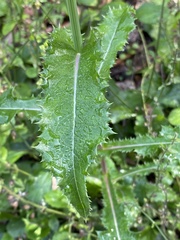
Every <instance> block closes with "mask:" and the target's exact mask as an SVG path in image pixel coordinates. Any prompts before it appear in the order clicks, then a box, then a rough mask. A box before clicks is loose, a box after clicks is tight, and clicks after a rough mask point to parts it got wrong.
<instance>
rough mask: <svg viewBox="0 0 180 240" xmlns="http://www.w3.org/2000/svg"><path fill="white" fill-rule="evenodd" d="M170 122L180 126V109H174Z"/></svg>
mask: <svg viewBox="0 0 180 240" xmlns="http://www.w3.org/2000/svg"><path fill="white" fill-rule="evenodd" d="M168 120H169V122H170V124H172V125H175V126H177V125H180V108H176V109H173V110H172V111H171V112H170V114H169V116H168Z"/></svg>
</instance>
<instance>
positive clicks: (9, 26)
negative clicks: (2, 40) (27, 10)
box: [2, 21, 17, 36]
mask: <svg viewBox="0 0 180 240" xmlns="http://www.w3.org/2000/svg"><path fill="white" fill-rule="evenodd" d="M16 24H17V21H11V22H7V23H5V24H4V25H3V28H2V34H3V35H4V36H5V35H7V34H8V33H9V32H11V31H12V30H13V29H14V27H15V26H16Z"/></svg>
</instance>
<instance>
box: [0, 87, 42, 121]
mask: <svg viewBox="0 0 180 240" xmlns="http://www.w3.org/2000/svg"><path fill="white" fill-rule="evenodd" d="M36 101H37V100H36V99H35V98H32V99H28V100H20V99H15V98H13V96H12V91H11V90H7V91H6V92H4V93H2V94H1V95H0V124H4V123H7V122H9V121H10V120H11V119H12V118H13V117H14V115H15V114H16V113H18V112H20V111H26V112H28V113H29V116H30V117H32V119H33V118H34V117H35V116H37V113H38V112H41V108H40V107H38V106H37V102H36Z"/></svg>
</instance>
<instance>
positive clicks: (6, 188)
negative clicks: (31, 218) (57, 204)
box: [2, 185, 68, 217]
mask: <svg viewBox="0 0 180 240" xmlns="http://www.w3.org/2000/svg"><path fill="white" fill-rule="evenodd" d="M2 188H3V189H4V190H5V191H6V192H7V193H9V194H10V195H12V196H13V197H15V198H16V199H17V200H19V201H21V202H23V203H25V204H28V205H30V206H33V207H35V208H37V209H40V210H41V211H44V212H47V213H52V214H56V215H59V216H61V217H68V215H67V214H66V213H63V212H60V211H57V210H54V209H51V208H47V207H46V206H42V205H39V204H37V203H34V202H31V201H29V200H26V199H24V198H22V197H21V196H19V195H18V194H16V193H14V192H13V191H11V190H10V189H9V188H8V187H7V186H5V185H3V186H2Z"/></svg>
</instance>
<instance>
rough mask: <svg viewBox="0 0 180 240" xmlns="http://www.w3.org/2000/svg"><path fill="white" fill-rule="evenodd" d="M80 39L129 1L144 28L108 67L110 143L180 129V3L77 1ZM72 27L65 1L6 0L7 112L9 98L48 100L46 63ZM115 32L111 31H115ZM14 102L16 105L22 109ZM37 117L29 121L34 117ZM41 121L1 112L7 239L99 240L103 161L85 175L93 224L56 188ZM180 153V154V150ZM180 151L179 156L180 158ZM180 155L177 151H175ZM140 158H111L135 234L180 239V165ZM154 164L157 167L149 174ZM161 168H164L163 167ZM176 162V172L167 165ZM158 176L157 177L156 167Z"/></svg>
mask: <svg viewBox="0 0 180 240" xmlns="http://www.w3.org/2000/svg"><path fill="white" fill-rule="evenodd" d="M77 2H78V10H79V16H80V22H81V30H82V33H83V34H84V35H85V36H87V37H88V34H89V32H90V28H91V27H92V26H97V24H98V23H99V21H100V20H101V19H102V17H103V15H104V14H105V13H106V11H107V10H108V8H109V7H117V6H118V5H119V4H131V5H133V6H134V8H135V9H136V16H135V17H136V24H137V28H136V30H135V31H134V32H132V33H131V35H130V37H129V44H128V45H127V46H126V47H125V49H124V51H123V52H118V53H117V59H116V62H115V64H114V66H113V67H112V68H111V70H110V75H111V77H112V79H111V80H110V82H109V85H110V86H109V88H108V89H107V93H106V94H107V98H108V99H109V101H110V102H111V103H112V104H111V107H110V126H111V127H112V129H113V130H114V131H115V132H116V135H112V136H110V139H119V138H121V139H125V138H130V137H131V138H134V137H137V136H140V135H145V134H150V135H151V136H152V137H155V136H157V135H158V134H159V132H160V130H161V129H162V126H172V127H174V126H177V127H178V126H179V125H180V95H179V92H180V74H179V73H180V51H179V49H180V48H179V47H180V11H179V10H180V6H179V5H180V4H179V1H175V0H174V1H173V0H171V1H168V0H151V1H145V0H128V1H120V0H117V1H115V0H114V1H113V0H112V1H111V0H110V1H108V0H106V1H105V0H101V1H100V0H92V1H90V0H78V1H77ZM59 26H62V27H69V18H68V15H67V11H66V6H65V1H58V0H41V1H38V0H36V1H34V0H1V1H0V38H1V41H0V105H3V104H5V103H6V98H7V96H8V94H10V95H12V96H13V98H14V102H15V101H16V99H20V100H28V102H27V103H28V106H30V105H31V106H33V104H34V102H33V99H34V97H37V98H38V97H39V96H40V94H41V88H40V83H41V76H40V73H41V71H42V61H43V56H44V54H45V48H46V47H47V39H48V37H49V34H50V33H51V32H52V30H53V28H54V27H59ZM112 28H113V26H112ZM14 102H12V105H13V104H14ZM29 119H31V120H29ZM38 120H39V119H38V116H34V115H33V118H32V117H31V116H29V115H28V114H27V113H26V111H17V110H16V109H14V112H13V113H11V114H10V115H9V116H8V117H7V116H5V115H4V113H3V110H2V109H0V124H1V125H0V192H1V194H0V239H2V240H11V239H19V240H20V239H32V240H34V239H36V240H40V239H44V240H46V239H52V240H60V239H62V240H65V239H97V232H98V231H101V230H104V227H103V225H102V223H101V220H100V219H101V216H102V215H101V214H102V208H103V202H102V193H101V186H102V184H103V182H102V178H101V175H102V172H101V166H100V162H101V157H100V156H98V157H97V159H96V163H95V164H94V165H93V166H92V167H91V168H90V175H89V176H88V177H87V187H88V193H89V195H90V198H91V201H92V212H91V215H90V217H89V219H88V221H87V222H83V221H82V220H81V219H78V217H77V216H76V214H75V212H74V209H73V208H72V207H71V206H70V205H69V203H68V201H67V199H66V198H65V197H64V196H63V194H62V192H61V190H60V189H58V187H57V186H56V179H54V178H53V177H52V176H51V174H50V173H49V172H48V171H46V170H45V169H44V167H43V163H41V157H40V156H39V154H38V153H37V152H36V150H35V149H34V148H33V146H35V145H36V143H37V141H38V138H37V136H38V135H39V132H38V131H39V128H38ZM178 149H179V148H178ZM178 149H177V152H178ZM177 154H178V153H177ZM165 155H166V149H163V150H162V151H161V152H158V153H157V154H156V155H153V156H145V157H142V156H139V155H138V154H137V153H135V152H133V151H132V152H130V153H119V152H118V153H117V152H116V153H113V154H111V155H107V156H106V162H107V165H108V168H109V169H110V172H111V175H112V179H116V178H118V177H119V174H120V173H121V174H122V173H125V177H123V178H122V179H121V180H120V181H117V182H116V183H115V189H116V193H117V196H118V199H119V200H120V201H121V202H123V203H125V211H126V215H127V217H128V221H129V226H130V227H131V230H132V231H134V232H136V233H137V239H141V240H161V239H170V240H174V239H179V237H180V205H179V200H180V199H179V191H180V179H179V169H180V167H179V165H180V164H179V159H178V157H177V159H174V160H173V159H172V158H170V156H169V155H168V156H169V159H171V162H169V161H170V160H169V159H168V156H166V157H165ZM152 163H155V164H157V166H158V169H159V170H158V171H156V170H157V168H153V167H151V168H150V167H149V166H150V165H148V164H152ZM162 163H163V164H162ZM169 164H171V165H172V168H170V170H169V169H168V170H167V169H166V167H165V166H166V165H167V166H168V165H169ZM155 169H156V170H155Z"/></svg>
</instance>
